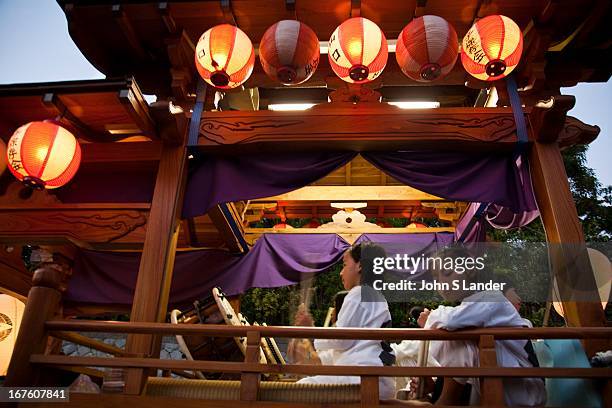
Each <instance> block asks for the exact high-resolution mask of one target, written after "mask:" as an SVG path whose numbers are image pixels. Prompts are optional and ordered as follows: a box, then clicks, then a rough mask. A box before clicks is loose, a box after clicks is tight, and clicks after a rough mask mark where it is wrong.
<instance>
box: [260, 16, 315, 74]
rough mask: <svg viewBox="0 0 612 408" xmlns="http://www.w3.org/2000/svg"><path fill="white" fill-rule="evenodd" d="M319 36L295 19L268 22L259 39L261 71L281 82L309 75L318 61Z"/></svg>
mask: <svg viewBox="0 0 612 408" xmlns="http://www.w3.org/2000/svg"><path fill="white" fill-rule="evenodd" d="M319 54H320V53H319V39H318V38H317V35H316V34H315V32H314V31H312V29H311V28H310V27H308V26H307V25H306V24H304V23H300V22H299V21H297V20H282V21H279V22H278V23H276V24H274V25H272V26H270V27H269V28H268V29H267V30H266V32H265V33H264V35H263V37H262V38H261V41H260V43H259V60H260V61H261V66H262V67H263V70H264V71H265V73H266V74H267V75H268V76H269V77H270V78H272V79H274V80H277V81H279V82H281V83H283V84H284V85H295V84H299V83H302V82H304V81H306V80H307V79H308V78H310V77H311V76H312V74H313V73H314V72H315V70H316V69H317V66H318V65H319Z"/></svg>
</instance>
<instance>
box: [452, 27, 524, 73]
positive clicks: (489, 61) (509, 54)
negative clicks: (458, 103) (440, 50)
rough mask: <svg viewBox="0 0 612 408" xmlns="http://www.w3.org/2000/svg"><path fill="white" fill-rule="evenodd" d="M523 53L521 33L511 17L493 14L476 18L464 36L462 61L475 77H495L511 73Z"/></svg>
mask: <svg viewBox="0 0 612 408" xmlns="http://www.w3.org/2000/svg"><path fill="white" fill-rule="evenodd" d="M522 53H523V33H522V32H521V29H520V28H519V26H518V25H517V24H516V23H515V22H514V21H512V19H510V18H508V17H506V16H502V15H493V16H488V17H484V18H482V19H480V20H478V21H477V22H476V23H475V24H474V25H473V26H472V27H471V28H470V29H469V31H468V32H467V34H466V35H465V37H463V43H462V49H461V63H462V64H463V67H464V68H465V70H466V71H467V72H468V73H469V74H470V75H472V76H473V77H474V78H477V79H480V80H482V81H496V80H499V79H502V78H504V77H506V76H508V74H510V73H511V72H512V71H513V70H514V69H515V68H516V66H517V65H518V63H519V62H520V59H521V54H522Z"/></svg>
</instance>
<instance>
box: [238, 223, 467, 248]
mask: <svg viewBox="0 0 612 408" xmlns="http://www.w3.org/2000/svg"><path fill="white" fill-rule="evenodd" d="M244 230H245V238H246V241H247V242H248V243H249V245H254V244H255V241H257V240H258V239H259V238H260V237H261V236H262V235H263V234H338V235H340V236H341V237H342V238H344V239H345V240H346V241H347V242H349V243H351V244H352V243H353V242H355V240H356V239H357V238H358V237H359V236H360V235H362V234H428V233H435V232H452V233H454V232H455V228H454V227H427V228H407V227H406V228H375V227H371V228H285V229H272V228H245V229H244Z"/></svg>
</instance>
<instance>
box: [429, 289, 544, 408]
mask: <svg viewBox="0 0 612 408" xmlns="http://www.w3.org/2000/svg"><path fill="white" fill-rule="evenodd" d="M481 327H531V322H529V321H528V320H527V319H523V318H522V317H521V316H520V315H519V314H518V312H517V311H516V309H515V308H514V306H513V305H512V304H511V303H510V302H509V301H508V299H506V297H505V296H504V295H503V293H501V292H500V291H485V292H477V293H475V294H473V295H471V296H468V297H466V298H465V299H463V301H462V302H461V304H460V305H459V306H456V307H450V306H440V307H438V308H437V309H435V310H433V311H432V312H431V314H430V315H429V317H428V319H427V323H426V324H425V328H426V329H445V330H459V329H464V328H481ZM526 344H527V340H499V341H496V342H495V350H496V352H497V365H498V366H499V367H532V364H531V363H530V362H529V359H528V355H527V351H525V345H526ZM430 353H431V355H432V356H433V357H434V358H435V359H436V360H437V361H438V362H439V363H440V365H442V366H444V367H478V366H479V354H478V345H477V344H476V343H475V342H473V341H464V340H453V341H432V342H431V344H430ZM454 380H455V381H457V382H458V383H460V384H466V383H467V384H471V385H472V401H476V400H477V399H480V382H479V381H478V378H454ZM503 383H504V396H505V400H506V404H507V405H509V406H517V405H521V406H534V405H543V404H544V403H545V402H546V390H545V388H544V381H542V379H541V378H512V379H504V380H503Z"/></svg>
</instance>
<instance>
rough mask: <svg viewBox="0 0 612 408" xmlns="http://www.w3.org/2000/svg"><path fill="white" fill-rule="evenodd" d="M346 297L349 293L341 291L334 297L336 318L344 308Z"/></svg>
mask: <svg viewBox="0 0 612 408" xmlns="http://www.w3.org/2000/svg"><path fill="white" fill-rule="evenodd" d="M346 295H348V291H346V290H341V291H340V292H338V293H336V294H335V295H334V299H333V303H334V307H335V308H336V316H338V313H340V309H341V308H342V304H343V303H344V298H345V297H346Z"/></svg>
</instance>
